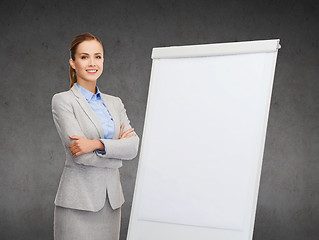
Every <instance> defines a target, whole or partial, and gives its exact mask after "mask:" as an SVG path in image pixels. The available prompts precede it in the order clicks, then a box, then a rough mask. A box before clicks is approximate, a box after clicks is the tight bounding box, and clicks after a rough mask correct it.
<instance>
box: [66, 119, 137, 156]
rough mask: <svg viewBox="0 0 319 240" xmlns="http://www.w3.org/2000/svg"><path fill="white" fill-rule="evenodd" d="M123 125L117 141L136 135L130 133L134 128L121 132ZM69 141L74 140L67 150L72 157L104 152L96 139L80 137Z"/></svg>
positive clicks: (72, 137)
mask: <svg viewBox="0 0 319 240" xmlns="http://www.w3.org/2000/svg"><path fill="white" fill-rule="evenodd" d="M123 130H124V124H122V125H121V128H120V134H119V137H118V139H123V138H129V137H133V136H136V133H131V132H133V131H134V128H130V129H128V130H126V131H125V132H123ZM69 138H70V139H72V140H75V141H73V142H71V143H70V145H69V149H70V151H71V153H72V156H73V157H77V156H79V155H81V154H85V153H89V152H93V151H94V150H102V151H103V150H105V149H104V145H103V143H101V141H100V140H98V139H87V138H85V137H80V136H69Z"/></svg>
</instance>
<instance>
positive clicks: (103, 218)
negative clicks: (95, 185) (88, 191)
mask: <svg viewBox="0 0 319 240" xmlns="http://www.w3.org/2000/svg"><path fill="white" fill-rule="evenodd" d="M120 224H121V208H118V209H115V210H113V209H112V208H111V206H110V203H109V201H108V199H107V197H106V202H105V205H104V207H103V208H102V209H101V210H100V211H98V212H89V211H82V210H76V209H70V208H63V207H59V206H55V208H54V240H75V239H76V240H118V239H119V235H120Z"/></svg>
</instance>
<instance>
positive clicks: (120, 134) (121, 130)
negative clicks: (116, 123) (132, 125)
mask: <svg viewBox="0 0 319 240" xmlns="http://www.w3.org/2000/svg"><path fill="white" fill-rule="evenodd" d="M123 129H124V124H122V125H121V127H120V133H119V138H121V137H122V133H123Z"/></svg>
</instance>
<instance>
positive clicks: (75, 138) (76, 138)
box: [69, 136, 81, 140]
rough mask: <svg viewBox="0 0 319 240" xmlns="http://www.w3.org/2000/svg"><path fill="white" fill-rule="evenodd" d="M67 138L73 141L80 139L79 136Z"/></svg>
mask: <svg viewBox="0 0 319 240" xmlns="http://www.w3.org/2000/svg"><path fill="white" fill-rule="evenodd" d="M69 138H71V139H73V140H78V139H80V138H81V137H79V136H69Z"/></svg>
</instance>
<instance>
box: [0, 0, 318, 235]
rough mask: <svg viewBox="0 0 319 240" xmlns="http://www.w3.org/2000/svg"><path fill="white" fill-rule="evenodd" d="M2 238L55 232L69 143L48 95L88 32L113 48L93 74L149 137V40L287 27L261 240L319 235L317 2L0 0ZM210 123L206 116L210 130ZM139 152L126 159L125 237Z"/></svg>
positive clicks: (63, 82) (233, 35)
mask: <svg viewBox="0 0 319 240" xmlns="http://www.w3.org/2000/svg"><path fill="white" fill-rule="evenodd" d="M0 11H1V14H0V20H1V28H2V31H1V40H0V53H1V58H0V66H1V67H0V69H1V71H2V74H1V81H0V86H1V87H0V106H1V108H0V114H1V115H0V116H1V117H0V124H1V130H0V138H1V140H0V151H1V155H0V239H1V240H12V239H18V240H19V239H23V240H28V239H32V240H37V239H41V240H42V239H53V224H52V223H53V200H54V197H55V193H56V190H57V187H58V181H59V178H60V175H61V172H62V168H63V164H64V152H63V148H62V145H61V142H60V139H59V137H58V134H57V132H56V129H55V126H54V124H53V120H52V115H51V106H50V102H51V97H52V95H53V94H54V93H56V92H60V91H64V90H66V89H67V88H68V46H69V43H70V41H71V40H72V38H73V37H74V36H75V35H77V34H79V33H82V32H91V33H93V34H95V35H97V36H99V37H100V38H101V39H102V41H103V43H104V48H105V51H106V56H105V57H106V59H105V70H104V73H103V75H102V76H101V78H100V79H99V81H98V86H99V87H100V89H101V90H102V91H103V92H106V93H109V94H112V95H115V96H119V97H121V98H122V100H123V102H124V104H125V106H126V108H127V112H128V116H129V117H130V119H131V122H132V125H133V126H134V127H135V129H136V131H137V133H138V134H139V135H140V136H142V131H143V123H144V115H145V107H146V100H147V94H148V84H149V77H150V70H151V59H150V55H151V50H152V48H153V47H158V46H170V45H186V44H201V43H217V42H231V41H245V40H257V39H272V38H280V39H281V44H282V49H281V50H280V51H279V55H278V62H277V68H276V75H275V83H274V90H273V96H272V104H271V110H270V116H269V125H268V132H267V140H266V148H265V155H264V162H263V170H262V178H261V185H260V194H259V200H258V208H257V216H256V224H255V231H254V239H255V240H276V239H278V240H282V239H290V240H300V239H302V240H310V239H311V240H314V239H318V238H319V228H318V223H319V174H318V172H319V163H318V160H319V159H318V155H319V134H318V132H319V131H318V130H319V81H318V73H319V68H318V66H319V57H318V56H319V51H318V37H319V32H318V26H317V25H318V22H319V4H318V2H317V1H316V0H313V1H305V0H302V1H294V0H292V1H291V0H290V1H288V0H287V1H285V0H284V1H273V0H264V1H250V3H249V1H239V0H231V1H221V0H210V1H200V0H188V1H163V0H145V1H123V0H121V1H75V0H72V1H63V2H62V1H40V0H39V1H18V0H12V1H1V10H0ZM204 132H205V127H204V126H203V133H204ZM137 164H138V159H135V160H133V161H130V162H126V163H125V165H124V166H123V167H122V168H121V176H122V183H123V188H124V193H125V197H126V203H125V205H124V206H123V210H122V214H123V217H122V229H121V240H124V239H125V238H126V233H127V227H128V220H129V214H130V207H131V201H132V195H133V189H134V183H135V177H136V169H137Z"/></svg>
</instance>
